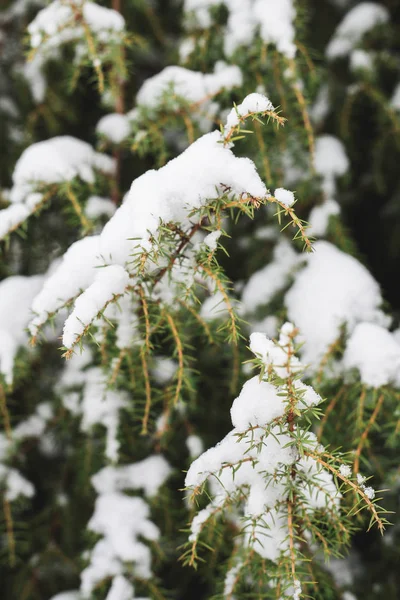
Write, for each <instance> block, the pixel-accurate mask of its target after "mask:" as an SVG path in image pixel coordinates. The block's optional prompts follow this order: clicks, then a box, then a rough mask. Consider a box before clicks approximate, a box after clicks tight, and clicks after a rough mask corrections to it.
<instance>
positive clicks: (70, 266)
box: [29, 236, 101, 336]
mask: <svg viewBox="0 0 400 600" xmlns="http://www.w3.org/2000/svg"><path fill="white" fill-rule="evenodd" d="M99 254H100V251H99V236H88V237H86V238H83V239H82V240H79V241H77V242H75V243H74V244H72V245H71V246H70V248H69V249H68V250H67V252H66V253H65V254H64V256H63V258H62V261H61V263H60V264H59V265H58V266H57V267H56V269H55V270H54V271H53V272H52V273H50V275H49V277H48V278H47V279H46V280H45V282H44V285H43V288H42V289H41V291H40V292H39V293H38V295H37V296H36V297H35V298H34V300H33V302H32V312H33V313H34V314H35V315H36V316H35V317H34V319H33V320H32V321H31V323H30V325H29V331H30V333H31V335H32V336H35V335H37V333H38V331H39V329H40V327H41V326H42V325H43V324H44V323H46V321H47V320H48V318H49V316H50V315H51V314H53V313H55V312H57V311H59V310H60V309H61V308H62V307H63V306H64V305H65V303H66V302H68V301H71V300H73V298H74V297H75V296H76V295H77V294H79V293H80V292H81V291H82V290H84V289H85V288H87V287H89V286H90V285H91V283H92V282H93V280H94V277H95V275H96V273H97V270H96V269H95V267H97V266H100V264H101V262H100V258H99Z"/></svg>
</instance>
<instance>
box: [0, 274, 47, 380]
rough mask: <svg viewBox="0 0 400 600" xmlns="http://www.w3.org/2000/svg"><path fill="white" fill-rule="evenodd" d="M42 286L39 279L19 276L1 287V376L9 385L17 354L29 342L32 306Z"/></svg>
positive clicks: (6, 281) (40, 277)
mask: <svg viewBox="0 0 400 600" xmlns="http://www.w3.org/2000/svg"><path fill="white" fill-rule="evenodd" d="M42 284H43V277H42V276H39V275H36V276H33V277H23V276H20V275H16V276H14V277H7V279H4V280H3V281H2V282H1V283H0V373H1V374H2V375H4V378H5V381H6V383H7V384H9V385H11V384H12V381H13V368H14V359H15V355H16V353H17V350H18V348H19V347H20V346H24V345H25V344H26V342H27V341H28V336H27V334H26V331H25V329H26V327H27V325H28V323H29V320H30V318H31V308H30V307H31V303H32V300H33V298H34V297H35V296H36V294H37V293H38V291H39V290H40V288H41V286H42Z"/></svg>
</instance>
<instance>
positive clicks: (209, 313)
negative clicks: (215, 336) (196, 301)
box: [200, 290, 228, 321]
mask: <svg viewBox="0 0 400 600" xmlns="http://www.w3.org/2000/svg"><path fill="white" fill-rule="evenodd" d="M227 315H228V309H227V306H226V299H225V297H224V295H223V294H222V292H220V291H219V290H217V291H216V292H215V293H214V294H212V295H211V296H209V297H208V298H206V299H205V300H204V302H203V303H202V305H201V309H200V316H201V318H202V319H204V320H205V321H213V320H215V319H222V318H225V317H226V316H227Z"/></svg>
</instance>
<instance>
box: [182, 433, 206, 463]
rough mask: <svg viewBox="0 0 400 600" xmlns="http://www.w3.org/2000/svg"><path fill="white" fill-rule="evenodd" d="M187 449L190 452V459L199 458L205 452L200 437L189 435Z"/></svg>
mask: <svg viewBox="0 0 400 600" xmlns="http://www.w3.org/2000/svg"><path fill="white" fill-rule="evenodd" d="M186 447H187V449H188V450H189V455H190V458H193V459H194V458H197V457H198V456H200V454H201V453H202V452H204V446H203V441H202V440H201V438H199V436H198V435H193V434H192V435H189V436H188V437H187V439H186Z"/></svg>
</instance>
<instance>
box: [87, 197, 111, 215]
mask: <svg viewBox="0 0 400 600" xmlns="http://www.w3.org/2000/svg"><path fill="white" fill-rule="evenodd" d="M116 210H117V207H116V206H115V204H114V202H113V201H112V200H111V199H110V198H102V197H100V196H90V197H89V198H88V201H87V202H86V206H85V215H86V216H87V217H88V218H89V219H97V218H98V217H100V216H101V215H105V216H107V217H110V218H111V217H112V216H113V214H114V213H115V211H116Z"/></svg>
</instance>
